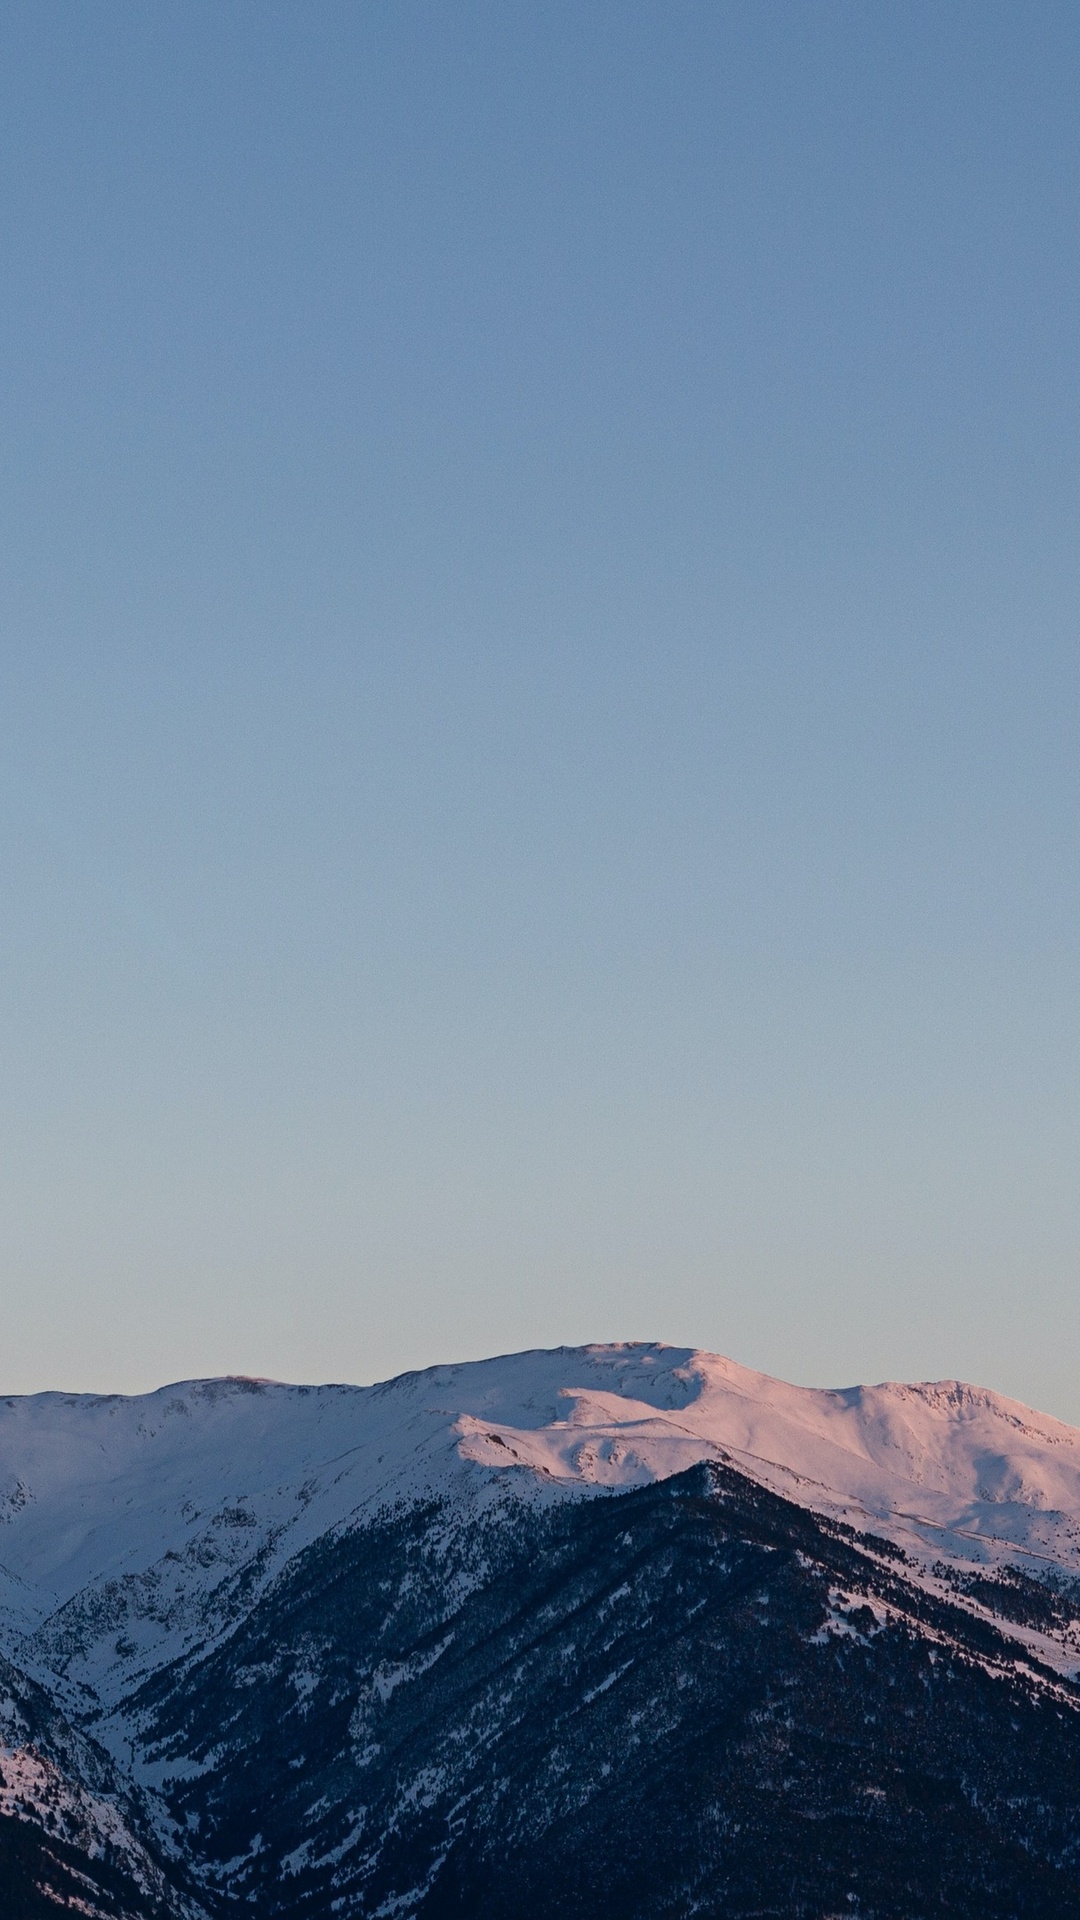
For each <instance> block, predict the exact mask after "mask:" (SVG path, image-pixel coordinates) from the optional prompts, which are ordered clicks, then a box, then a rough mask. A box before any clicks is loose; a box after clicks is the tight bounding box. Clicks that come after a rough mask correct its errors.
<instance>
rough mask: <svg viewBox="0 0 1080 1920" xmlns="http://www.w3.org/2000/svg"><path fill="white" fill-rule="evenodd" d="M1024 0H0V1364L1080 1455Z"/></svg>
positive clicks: (1071, 782)
mask: <svg viewBox="0 0 1080 1920" xmlns="http://www.w3.org/2000/svg"><path fill="white" fill-rule="evenodd" d="M1078 71H1080V10H1078V9H1077V7H1076V5H1075V0H1067V3H1066V4H1059V3H1058V0H1040V4H1039V5H1038V6H1021V5H1017V4H1015V0H1009V4H1006V5H1002V4H997V0H972V3H971V4H967V3H966V0H964V3H960V0H927V3H926V4H908V3H907V0H891V4H890V5H888V6H871V5H867V4H865V0H858V4H849V3H848V0H754V3H753V4H752V5H751V4H746V3H745V0H739V3H738V4H725V3H724V0H708V3H707V4H700V5H699V4H694V3H693V0H657V3H656V4H651V3H650V4H641V3H640V0H536V4H531V3H528V0H522V3H521V4H517V0H513V3H512V4H508V0H485V3H483V4H477V3H476V0H454V4H453V5H446V4H434V3H432V4H419V3H418V0H392V3H391V4H383V3H382V0H379V3H376V0H367V3H366V4H365V3H362V0H310V4H305V5H303V6H298V5H296V4H294V0H288V4H277V3H276V0H157V3H156V4H155V5H154V6H152V7H149V6H146V5H145V4H143V0H138V4H136V3H135V0H108V4H102V3H101V0H8V4H6V5H5V7H4V9H3V12H2V15H0V219H2V227H0V239H2V256H0V257H2V262H3V271H2V276H0V376H2V419H0V441H2V454H0V461H2V465H0V514H2V521H0V525H2V537H0V623H2V636H3V638H2V661H0V821H2V825H0V903H2V917H0V1290H2V1307H3V1313H2V1321H0V1325H2V1335H3V1339H2V1348H0V1361H2V1378H0V1386H2V1387H3V1388H5V1389H7V1390H9V1391H15V1390H29V1389H35V1388H39V1387H45V1386H56V1387H65V1388H69V1387H80V1388H86V1389H91V1388H93V1389H121V1390H124V1391H134V1390H139V1389H142V1388H144V1387H150V1386H154V1385H158V1384H160V1383H161V1382H163V1381H165V1380H167V1379H174V1378H177V1377H182V1376H186V1375H192V1374H205V1373H220V1372H225V1371H238V1372H248V1373H259V1374H270V1375H275V1376H278V1377H284V1378H294V1379H326V1378H331V1379H353V1380H370V1379H374V1378H378V1377H380V1376H383V1375H386V1374H389V1373H391V1372H394V1371H397V1370H400V1369H402V1368H404V1367H408V1366H415V1365H424V1364H427V1363H429V1362H432V1361H435V1360H449V1359H457V1358H465V1357H470V1356H475V1355H480V1354H486V1353H491V1352H498V1351H503V1350H507V1349H510V1348H517V1347H522V1346H528V1345H554V1344H557V1343H559V1342H562V1341H574V1342H576V1341H580V1340H588V1339H609V1338H616V1339H619V1338H622V1339H634V1338H661V1339H668V1340H671V1341H674V1342H685V1343H689V1344H698V1345H703V1346H708V1347H713V1348H716V1349H719V1350H721V1351H724V1352H727V1353H730V1354H731V1355H733V1356H734V1357H735V1358H737V1359H739V1360H741V1361H744V1362H745V1363H747V1364H750V1365H753V1366H758V1367H762V1368H764V1369H766V1370H767V1371H769V1372H775V1373H779V1374H782V1375H784V1376H786V1377H787V1378H790V1379H794V1380H799V1381H807V1382H812V1383H816V1384H835V1383H842V1382H848V1381H851V1380H855V1379H866V1378H870V1379H879V1378H882V1377H890V1376H891V1377H897V1376H899V1377H916V1378H925V1377H938V1376H945V1375H955V1374H958V1375H961V1376H963V1377H966V1378H969V1379H977V1380H981V1381H983V1382H985V1383H987V1384H990V1385H993V1386H996V1387H999V1388H1001V1389H1002V1390H1004V1391H1006V1392H1010V1393H1014V1394H1016V1395H1018V1396H1020V1397H1021V1398H1024V1399H1027V1400H1029V1401H1031V1402H1034V1403H1035V1404H1037V1405H1041V1406H1043V1407H1046V1408H1048V1409H1050V1410H1052V1411H1055V1412H1058V1413H1060V1414H1063V1415H1064V1416H1065V1417H1067V1418H1073V1419H1077V1420H1080V1372H1078V1367H1077V1357H1078V1356H1077V1305H1078V1291H1080V1290H1078V1283H1080V1125H1078V1118H1080V1114H1078V1085H1080V874H1078V852H1080V838H1078V800H1080V759H1078V746H1080V732H1078V723H1080V650H1078V645H1077V607H1078V577H1077V576H1078V572H1080V568H1078V557H1080V549H1078V541H1077V534H1078V514H1077V507H1078V480H1080V436H1078V426H1080V419H1078V415H1080V379H1078V373H1080V368H1078V354H1077V345H1078V338H1080V335H1078V319H1080V311H1078V308H1080V301H1078V294H1080V271H1078V224H1077V216H1078V210H1080V196H1078V184H1080V178H1078V176H1080V96H1078V93H1077V86H1076V76H1077V73H1078Z"/></svg>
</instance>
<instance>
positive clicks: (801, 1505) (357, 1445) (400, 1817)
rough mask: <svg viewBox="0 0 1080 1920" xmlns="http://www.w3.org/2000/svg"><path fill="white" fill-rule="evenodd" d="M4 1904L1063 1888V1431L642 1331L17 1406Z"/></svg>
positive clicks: (1076, 1886)
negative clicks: (367, 1367) (354, 1379)
mask: <svg viewBox="0 0 1080 1920" xmlns="http://www.w3.org/2000/svg"><path fill="white" fill-rule="evenodd" d="M0 1894H2V1895H3V1899H2V1901H0V1912H2V1913H3V1915H4V1916H5V1920H42V1917H43V1916H50V1917H51V1920H55V1916H56V1914H57V1913H58V1912H63V1911H70V1912H78V1913H82V1914H86V1915H90V1916H97V1917H98V1920H224V1916H226V1915H236V1914H240V1913H244V1912H247V1913H251V1914H253V1915H255V1916H258V1920H331V1917H332V1916H333V1917H336V1916H343V1917H344V1920H351V1917H355V1920H361V1916H363V1920H368V1916H380V1917H382V1916H386V1917H387V1920H389V1917H390V1916H393V1920H413V1916H415V1917H416V1920H556V1916H558V1920H600V1917H601V1916H603V1917H604V1920H684V1917H685V1920H689V1916H691V1915H701V1916H705V1917H706V1920H720V1916H724V1917H725V1920H727V1917H728V1916H731V1917H732V1920H744V1917H745V1920H750V1916H755V1920H761V1917H762V1916H777V1917H778V1920H779V1917H780V1916H783V1917H784V1920H788V1917H789V1916H790V1917H792V1920H794V1917H796V1916H798V1917H800V1920H835V1916H837V1915H841V1914H842V1915H844V1916H848V1915H858V1916H862V1920H929V1916H959V1917H960V1920H968V1917H969V1916H970V1917H971V1920H975V1916H979V1920H1007V1917H1008V1920H1012V1916H1020V1915H1032V1916H1040V1917H1042V1920H1057V1916H1070V1917H1075V1920H1080V1431H1077V1430H1076V1429H1074V1428H1071V1427H1068V1426H1066V1425H1064V1424H1062V1423H1061V1422H1059V1421H1057V1420H1054V1419H1051V1418H1049V1417H1048V1416H1045V1415H1042V1414H1037V1413H1033V1412H1032V1411H1030V1410H1029V1409H1028V1408H1026V1407H1023V1406H1021V1405H1020V1404H1019V1403H1017V1402H1014V1401H1011V1400H1008V1399H1005V1398H1004V1397H1002V1396H1001V1395H998V1394H995V1393H993V1392H990V1391H988V1390H986V1389H982V1388H977V1387H971V1386H967V1385H964V1384H962V1383H960V1382H956V1381H946V1382H937V1383H933V1384H923V1385H914V1386H912V1385H900V1384H894V1383H889V1384H885V1385H881V1386H874V1387H854V1388H850V1389H843V1390H836V1391H824V1390H816V1389H809V1388H802V1387H794V1386H788V1385H786V1384H784V1383H782V1382H780V1381H776V1380H773V1379H770V1378H769V1377H768V1376H766V1375H763V1374H759V1373H754V1372H751V1371H749V1370H748V1369H746V1368H743V1367H739V1366H737V1365H736V1364H735V1363H734V1362H732V1361H730V1360H726V1359H723V1358H721V1357H719V1356H717V1355H713V1354H707V1353H701V1352H695V1351H691V1350H687V1349H676V1348H670V1347H664V1346H659V1345H627V1346H593V1347H584V1348H560V1349H557V1350H555V1351H551V1352H533V1353H524V1354H517V1355H513V1356H509V1357H504V1358H500V1359H494V1360H489V1361H481V1362H475V1363H469V1364H466V1365H461V1366H446V1367H435V1368H431V1369H428V1370H427V1371H425V1372H420V1373H410V1374H405V1375H402V1376H401V1377H400V1378H398V1379H396V1380H391V1381H388V1382H386V1383H385V1384H382V1385H379V1386H374V1387H351V1386H323V1387H306V1386H286V1385H281V1384H278V1383H275V1382H271V1381H264V1380H253V1379H241V1378H229V1379H219V1380H200V1381H191V1382H186V1383H183V1384H181V1385H178V1386H171V1387H167V1388H163V1389H161V1390H160V1391H159V1392H157V1393H151V1394H146V1395H141V1396H135V1397H125V1396H120V1395H107V1396H95V1395H76V1394H61V1393H45V1394H36V1395H32V1396H25V1397H9V1398H7V1399H3V1400H0Z"/></svg>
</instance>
